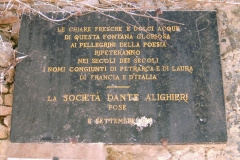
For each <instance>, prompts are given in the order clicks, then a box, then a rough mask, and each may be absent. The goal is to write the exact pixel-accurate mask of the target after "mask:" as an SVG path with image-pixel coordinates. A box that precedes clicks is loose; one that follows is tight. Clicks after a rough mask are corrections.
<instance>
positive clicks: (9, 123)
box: [3, 115, 12, 128]
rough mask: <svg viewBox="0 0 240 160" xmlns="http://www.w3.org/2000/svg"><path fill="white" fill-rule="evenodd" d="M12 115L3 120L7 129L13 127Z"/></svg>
mask: <svg viewBox="0 0 240 160" xmlns="http://www.w3.org/2000/svg"><path fill="white" fill-rule="evenodd" d="M11 117H12V116H11V115H9V116H7V117H5V118H4V119H3V123H4V124H5V125H6V126H7V127H9V128H10V126H11Z"/></svg>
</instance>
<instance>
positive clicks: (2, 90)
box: [0, 84, 8, 94]
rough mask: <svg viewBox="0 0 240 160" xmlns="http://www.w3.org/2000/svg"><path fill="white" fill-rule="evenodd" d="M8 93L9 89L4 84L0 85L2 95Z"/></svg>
mask: <svg viewBox="0 0 240 160" xmlns="http://www.w3.org/2000/svg"><path fill="white" fill-rule="evenodd" d="M7 92H8V87H7V86H6V85H4V84H0V93H1V94H3V93H7Z"/></svg>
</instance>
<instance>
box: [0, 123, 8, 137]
mask: <svg viewBox="0 0 240 160" xmlns="http://www.w3.org/2000/svg"><path fill="white" fill-rule="evenodd" d="M9 131H10V129H9V128H8V127H5V126H3V125H1V124H0V140H1V139H7V138H8V136H9Z"/></svg>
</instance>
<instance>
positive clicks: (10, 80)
mask: <svg viewBox="0 0 240 160" xmlns="http://www.w3.org/2000/svg"><path fill="white" fill-rule="evenodd" d="M14 75H15V70H14V68H10V69H9V70H8V71H7V73H6V75H5V78H6V82H7V83H9V84H12V83H13V82H14Z"/></svg>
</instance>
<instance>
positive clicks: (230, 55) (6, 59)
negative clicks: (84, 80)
mask: <svg viewBox="0 0 240 160" xmlns="http://www.w3.org/2000/svg"><path fill="white" fill-rule="evenodd" d="M99 8H102V9H103V8H104V9H111V8H115V9H119V10H121V9H123V8H125V9H136V8H138V9H141V10H147V9H151V10H156V9H157V8H160V9H161V10H216V11H217V15H218V25H219V37H220V39H219V42H220V54H221V59H222V71H223V82H224V94H225V106H226V119H227V128H228V141H227V144H202V145H170V146H169V145H167V143H163V145H162V146H161V145H153V146H150V145H104V150H105V151H104V152H105V153H104V154H105V155H106V159H107V160H118V159H121V160H135V159H137V160H150V159H151V160H154V159H155V160H161V159H162V160H165V159H181V160H183V159H186V160H188V159H199V160H201V159H203V160H205V159H208V160H212V159H213V160H214V159H219V160H220V159H229V160H235V159H236V160H237V159H240V24H239V23H240V0H192V1H189V0H99V1H98V0H72V1H66V0H42V1H36V0H0V93H1V96H0V160H2V159H6V150H7V146H8V143H9V134H10V121H11V110H12V108H11V106H12V98H13V95H12V93H13V87H14V85H15V87H21V86H18V85H17V84H14V67H15V66H16V64H17V63H18V61H17V60H16V59H15V54H16V53H17V52H16V51H15V50H17V43H18V32H19V27H20V19H21V14H22V12H34V13H36V14H40V15H42V16H44V14H43V12H44V11H61V12H69V13H70V12H72V11H74V12H76V13H77V14H79V15H80V14H81V12H82V11H87V10H93V9H94V10H97V9H99ZM13 49H14V50H13ZM26 98H27V97H26ZM98 151H100V150H96V151H95V152H94V151H92V154H98ZM85 159H88V158H87V157H86V158H85Z"/></svg>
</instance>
